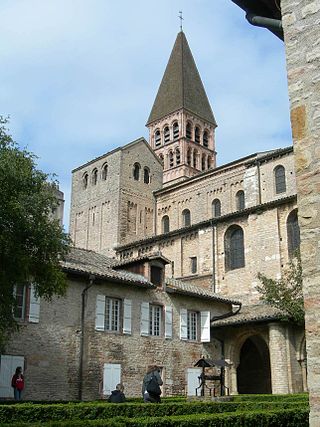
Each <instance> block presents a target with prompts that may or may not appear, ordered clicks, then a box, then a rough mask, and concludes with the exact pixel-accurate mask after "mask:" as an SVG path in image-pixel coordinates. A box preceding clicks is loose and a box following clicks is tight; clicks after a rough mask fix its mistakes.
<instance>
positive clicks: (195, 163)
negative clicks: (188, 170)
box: [193, 151, 198, 169]
mask: <svg viewBox="0 0 320 427" xmlns="http://www.w3.org/2000/svg"><path fill="white" fill-rule="evenodd" d="M197 157H198V152H197V151H194V152H193V167H194V168H195V169H196V168H197Z"/></svg>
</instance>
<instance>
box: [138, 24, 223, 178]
mask: <svg viewBox="0 0 320 427" xmlns="http://www.w3.org/2000/svg"><path fill="white" fill-rule="evenodd" d="M146 126H147V127H148V128H149V134H150V136H149V143H150V145H151V147H152V149H153V150H154V152H155V153H156V154H157V156H159V158H160V160H161V161H162V164H163V183H164V184H169V183H170V184H171V183H174V182H178V181H181V180H184V179H186V178H189V177H192V176H195V175H197V174H199V173H200V172H204V171H206V170H208V169H212V168H215V167H216V151H215V128H216V127H217V124H216V121H215V118H214V115H213V112H212V110H211V107H210V103H209V100H208V98H207V95H206V92H205V89H204V87H203V84H202V81H201V77H200V75H199V72H198V70H197V66H196V64H195V61H194V59H193V56H192V53H191V50H190V48H189V45H188V42H187V39H186V36H185V34H184V32H183V31H180V32H179V33H178V35H177V38H176V41H175V44H174V47H173V49H172V52H171V55H170V58H169V61H168V64H167V67H166V70H165V73H164V75H163V78H162V81H161V84H160V87H159V90H158V93H157V96H156V99H155V101H154V104H153V107H152V110H151V113H150V116H149V119H148V122H147V124H146Z"/></svg>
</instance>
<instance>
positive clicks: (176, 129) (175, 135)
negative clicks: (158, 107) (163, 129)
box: [172, 122, 179, 141]
mask: <svg viewBox="0 0 320 427" xmlns="http://www.w3.org/2000/svg"><path fill="white" fill-rule="evenodd" d="M172 130H173V140H174V141H175V140H177V139H178V138H179V125H178V122H174V123H173V126H172Z"/></svg>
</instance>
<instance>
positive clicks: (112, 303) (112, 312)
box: [105, 298, 121, 332]
mask: <svg viewBox="0 0 320 427" xmlns="http://www.w3.org/2000/svg"><path fill="white" fill-rule="evenodd" d="M120 308H121V300H120V299H115V298H106V317H105V322H106V323H105V330H106V331H115V332H119V331H120Z"/></svg>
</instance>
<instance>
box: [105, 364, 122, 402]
mask: <svg viewBox="0 0 320 427" xmlns="http://www.w3.org/2000/svg"><path fill="white" fill-rule="evenodd" d="M120 382H121V365H119V364H117V363H105V364H104V365H103V386H102V393H103V394H104V395H109V394H111V392H112V390H115V388H116V385H117V384H119V383H120Z"/></svg>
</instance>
